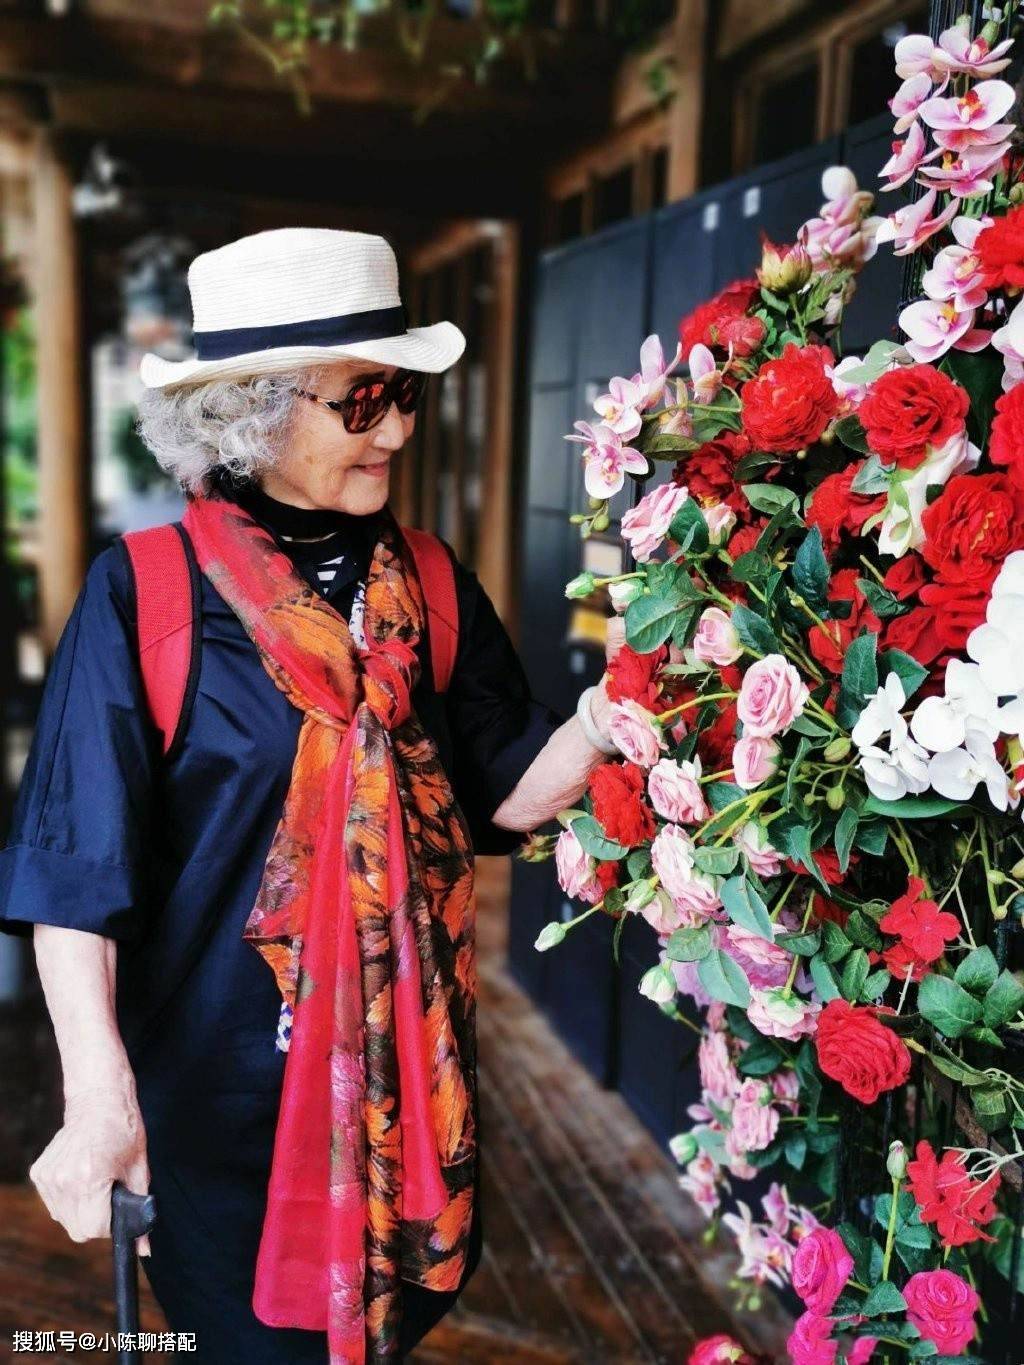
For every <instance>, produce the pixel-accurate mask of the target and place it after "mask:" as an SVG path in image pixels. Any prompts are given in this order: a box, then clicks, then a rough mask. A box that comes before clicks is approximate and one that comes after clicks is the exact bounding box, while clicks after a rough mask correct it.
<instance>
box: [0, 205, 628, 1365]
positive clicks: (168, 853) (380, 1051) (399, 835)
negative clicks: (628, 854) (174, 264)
mask: <svg viewBox="0 0 1024 1365" xmlns="http://www.w3.org/2000/svg"><path fill="white" fill-rule="evenodd" d="M397 278H398V277H397V269H396V266H395V261H394V256H393V253H392V252H391V249H390V247H389V246H388V244H387V243H386V242H385V241H384V240H383V239H381V238H376V237H371V236H366V235H364V234H359V233H344V232H334V231H328V230H310V229H297V228H289V229H283V230H280V231H275V232H264V233H258V234H255V235H254V236H251V237H245V238H241V239H240V240H238V241H236V242H232V243H229V244H228V245H227V246H225V247H222V248H220V249H219V250H217V251H212V252H208V253H205V254H204V255H202V256H199V257H197V258H196V260H195V261H194V262H193V263H192V266H191V268H190V271H189V285H190V289H191V293H192V303H193V311H194V315H195V342H196V356H195V358H194V359H189V360H185V361H178V362H171V361H167V360H162V359H160V358H159V357H156V356H146V357H145V358H144V360H143V366H142V376H143V380H144V382H145V383H146V385H147V387H148V392H147V393H146V394H145V395H144V397H143V401H142V403H141V418H140V431H141V433H142V436H143V438H144V440H145V441H146V442H147V444H148V446H149V447H150V448H151V450H152V451H153V453H154V455H155V457H156V458H157V460H158V461H159V462H160V464H161V465H162V466H163V468H164V469H166V470H167V471H168V472H169V473H170V474H172V475H173V476H174V477H175V478H176V480H177V481H178V484H179V486H180V488H181V489H182V491H183V493H184V494H185V497H186V501H187V506H186V512H185V515H184V518H183V522H182V523H181V526H182V529H183V531H184V533H185V535H184V544H185V546H186V548H187V550H188V553H189V554H190V555H192V556H194V568H195V569H196V571H197V572H196V581H197V582H198V583H199V585H200V590H199V591H198V593H197V597H198V601H196V603H195V606H196V608H197V613H196V614H197V618H198V622H199V629H200V632H201V633H200V636H199V640H200V647H199V655H198V669H197V671H196V673H195V676H194V677H193V678H192V679H191V681H190V685H189V686H188V688H187V689H186V695H185V702H184V710H183V714H182V716H181V719H180V721H179V724H178V727H177V729H176V731H175V739H174V743H173V745H172V746H171V747H170V748H169V749H168V750H167V751H166V752H163V751H162V746H161V742H160V736H159V734H158V732H157V729H156V728H155V725H154V721H153V719H152V718H151V716H150V714H149V712H148V710H147V700H146V696H147V694H146V692H145V689H144V686H143V680H142V677H141V675H140V663H139V656H138V638H137V626H136V614H137V597H136V588H137V584H136V580H135V579H134V577H133V569H132V561H131V560H130V559H129V556H128V554H127V553H126V549H125V543H124V541H123V540H121V541H118V542H116V543H115V544H114V545H113V546H111V547H110V548H109V549H107V550H105V551H104V552H103V553H102V554H100V555H99V556H98V557H97V558H96V560H95V561H94V562H93V564H92V566H91V567H90V569H89V572H88V575H87V579H86V582H85V585H84V587H83V589H82V592H81V594H80V595H79V598H78V600H77V602H76V603H75V606H74V610H73V612H72V614H71V617H70V619H69V621H68V623H67V626H66V628H65V630H64V632H63V635H62V638H61V640H60V643H59V646H58V648H57V651H56V654H55V657H54V659H53V662H52V666H51V669H50V672H49V675H48V678H47V683H46V688H45V692H44V697H43V703H42V707H41V711H40V715H39V718H38V724H37V728H36V732H35V736H34V739H33V745H32V750H31V753H30V755H29V759H28V762H27V765H26V768H25V772H24V777H23V780H22V784H21V787H20V790H19V794H18V802H17V808H16V811H15V816H14V824H13V829H12V831H11V835H10V840H9V844H8V847H7V848H6V849H4V850H3V853H2V856H0V912H2V915H3V918H4V920H5V921H6V922H7V924H9V925H12V926H13V925H17V924H19V923H20V924H22V925H24V923H25V922H28V923H31V924H33V925H34V926H35V927H34V940H35V950H36V957H37V962H38V966H39V972H40V976H41V979H42V983H43V987H44V990H45V994H46V999H47V1004H48V1006H49V1009H50V1013H51V1015H52V1018H53V1023H54V1027H55V1031H56V1036H57V1042H58V1045H59V1049H60V1055H61V1062H62V1066H63V1076H64V1121H63V1126H62V1127H61V1129H60V1131H59V1132H58V1133H57V1135H56V1136H55V1137H54V1138H53V1140H52V1141H51V1142H50V1144H49V1146H48V1147H47V1148H46V1149H45V1151H44V1152H43V1153H42V1154H41V1156H40V1157H39V1158H38V1159H37V1160H36V1162H35V1163H34V1165H33V1167H32V1169H31V1171H30V1176H31V1178H32V1180H33V1181H34V1183H35V1185H36V1186H37V1188H38V1190H39V1193H40V1195H41V1196H42V1198H43V1200H44V1201H45V1203H46V1205H47V1208H48V1209H49V1211H50V1213H51V1214H52V1216H53V1217H54V1218H55V1219H56V1220H57V1221H58V1222H60V1223H61V1224H62V1225H63V1226H64V1227H65V1228H66V1230H67V1232H68V1233H69V1235H70V1236H71V1237H72V1238H73V1239H74V1240H75V1241H84V1240H87V1239H89V1238H95V1237H102V1236H106V1235H108V1234H109V1227H110V1193H111V1185H112V1182H113V1181H115V1180H118V1179H120V1180H123V1181H124V1182H125V1183H126V1184H127V1185H128V1187H129V1188H130V1189H132V1190H135V1191H138V1192H145V1191H147V1190H149V1189H151V1190H152V1191H153V1193H154V1196H155V1199H156V1205H157V1222H156V1225H155V1227H154V1229H153V1231H152V1233H151V1234H150V1238H149V1241H148V1244H146V1239H140V1244H139V1250H140V1252H141V1253H142V1255H143V1258H144V1260H143V1263H144V1265H145V1266H146V1270H147V1274H148V1276H149V1279H150V1281H151V1284H152V1287H153V1290H154V1292H155V1294H156V1297H157V1299H158V1300H159V1302H160V1304H161V1305H162V1307H163V1308H164V1310H165V1312H166V1315H167V1318H168V1321H169V1323H170V1325H171V1327H172V1328H173V1329H174V1330H176V1331H185V1332H194V1333H195V1334H196V1338H197V1342H196V1344H197V1356H198V1359H199V1360H200V1361H202V1362H204V1363H205V1365H301V1363H302V1362H314V1361H315V1362H327V1361H330V1362H332V1365H336V1363H337V1362H341V1361H353V1362H363V1361H371V1362H385V1361H387V1362H390V1361H395V1360H400V1359H402V1358H403V1356H404V1355H405V1353H406V1352H407V1351H408V1350H409V1349H410V1348H411V1347H412V1346H413V1345H414V1344H415V1342H416V1341H417V1340H419V1338H420V1337H421V1336H422V1335H423V1334H424V1333H425V1332H426V1331H427V1330H429V1328H430V1327H432V1326H433V1325H434V1324H435V1323H436V1322H437V1321H438V1320H439V1319H440V1318H441V1316H442V1315H443V1314H444V1313H445V1312H446V1311H447V1310H448V1309H449V1308H450V1307H451V1305H452V1304H453V1302H454V1301H455V1299H456V1298H457V1296H458V1294H459V1293H460V1291H461V1289H462V1287H463V1286H464V1284H465V1282H466V1279H467V1278H468V1276H469V1275H470V1274H471V1272H472V1271H473V1269H474V1268H475V1266H476V1264H477V1262H478V1260H479V1256H480V1250H481V1228H480V1216H479V1215H480V1210H479V1202H480V1201H479V1138H480V1131H479V1116H478V1108H477V1092H476V1065H475V998H476V975H475V958H474V912H473V899H472V880H473V851H474V849H475V850H476V851H478V852H483V853H504V852H509V851H511V849H512V848H513V847H514V846H515V845H516V843H517V842H518V840H519V838H520V837H521V834H520V833H519V832H521V831H526V830H530V829H532V828H534V827H535V826H537V825H538V824H540V823H542V822H543V821H546V820H548V819H550V818H551V817H552V816H553V815H554V813H555V812H556V811H558V810H559V809H560V808H561V807H563V806H565V805H567V804H569V803H571V802H572V801H573V800H574V799H576V798H577V797H578V796H579V794H580V792H581V791H582V790H583V788H584V786H585V784H586V781H587V778H588V776H589V774H590V772H591V771H592V770H593V768H594V767H595V766H596V765H597V764H599V763H600V762H602V761H603V759H604V757H605V754H606V753H607V752H609V751H610V750H609V744H608V737H607V718H606V712H607V707H608V700H607V697H606V695H605V693H604V690H603V688H601V689H596V690H595V692H594V695H592V696H591V697H590V698H589V699H588V701H589V703H590V704H586V705H583V706H581V708H580V710H579V713H578V716H577V717H574V718H573V719H572V720H570V721H568V722H567V723H565V724H562V723H560V721H559V719H558V718H557V717H555V716H553V715H552V714H551V713H550V712H548V711H547V710H545V709H544V708H543V707H541V706H540V705H538V703H536V702H535V701H534V700H532V698H531V697H530V694H529V690H528V687H527V684H526V680H525V678H524V675H523V671H522V669H521V667H520V665H519V662H518V660H517V658H516V655H515V653H514V651H513V648H512V646H511V644H510V642H509V639H508V636H507V635H506V633H505V631H504V629H503V627H502V626H501V624H500V622H499V620H498V618H497V616H496V614H495V612H494V610H493V608H492V606H491V604H490V602H489V600H488V598H487V596H486V595H485V593H484V591H483V589H482V588H481V587H480V585H479V583H478V581H477V579H476V578H475V577H474V575H473V574H472V573H471V572H469V571H468V570H467V569H465V568H463V567H462V566H461V565H460V564H458V563H457V562H454V560H453V562H452V566H451V568H452V574H453V575H454V587H455V600H456V601H457V613H458V645H457V651H456V653H455V658H454V666H453V669H452V671H451V677H450V681H449V683H448V687H447V690H446V691H443V692H441V693H439V692H438V691H437V690H436V689H435V685H434V681H433V677H432V670H431V667H430V663H429V653H430V648H431V638H430V629H429V626H428V617H429V608H430V606H431V603H430V602H429V601H425V600H424V598H425V596H428V595H429V594H428V593H427V592H426V587H427V585H424V584H421V583H419V582H418V581H417V577H416V572H415V567H414V562H413V560H412V558H411V557H410V555H409V553H408V552H407V549H406V546H405V542H404V539H403V536H402V533H401V531H400V529H399V528H398V527H397V525H396V523H395V521H394V519H393V517H392V515H391V513H390V512H389V510H388V506H387V499H388V489H389V480H390V474H391V467H392V461H393V460H394V458H395V457H397V456H399V454H400V452H401V451H402V448H403V447H404V446H405V444H406V442H407V441H408V440H409V437H410V435H411V434H412V430H413V425H414V422H415V410H416V402H417V399H418V397H419V396H420V394H421V392H422V389H423V385H424V383H425V380H426V375H427V373H428V372H431V371H433V372H437V371H440V370H443V369H445V368H447V366H449V365H450V364H452V363H454V361H456V360H457V359H458V357H459V355H460V354H461V351H462V347H463V345H464V339H463V338H462V336H461V333H459V332H458V330H457V329H456V328H454V327H452V326H451V324H449V323H438V324H435V325H434V326H432V327H426V328H420V329H413V330H407V329H406V328H405V323H404V317H403V314H402V310H401V305H400V302H399V299H398V292H397V291H398V283H397ZM434 643H435V647H436V643H437V642H436V641H435V642H434Z"/></svg>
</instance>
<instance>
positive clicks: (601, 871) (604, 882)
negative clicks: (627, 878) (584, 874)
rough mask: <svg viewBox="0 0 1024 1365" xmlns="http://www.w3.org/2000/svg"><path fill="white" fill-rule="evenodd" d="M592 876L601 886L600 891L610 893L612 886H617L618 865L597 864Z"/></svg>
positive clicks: (608, 863)
mask: <svg viewBox="0 0 1024 1365" xmlns="http://www.w3.org/2000/svg"><path fill="white" fill-rule="evenodd" d="M594 876H595V877H596V878H597V880H598V881H599V882H600V884H601V890H602V891H610V890H611V889H612V887H613V886H618V884H619V865H618V863H611V862H605V863H598V864H597V866H596V867H595V868H594Z"/></svg>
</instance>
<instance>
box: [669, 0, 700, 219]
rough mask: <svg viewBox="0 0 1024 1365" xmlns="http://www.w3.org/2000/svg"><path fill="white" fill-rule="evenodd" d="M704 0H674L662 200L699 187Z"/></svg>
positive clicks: (678, 197) (684, 193)
mask: <svg viewBox="0 0 1024 1365" xmlns="http://www.w3.org/2000/svg"><path fill="white" fill-rule="evenodd" d="M707 20H708V4H707V0H677V4H676V20H675V42H674V49H675V68H674V69H675V78H676V93H675V98H674V99H673V101H672V105H671V108H670V110H669V140H668V183H667V185H666V195H665V197H666V201H667V202H668V203H673V202H674V201H675V200H677V199H685V198H686V196H687V195H690V194H693V192H694V190H696V189H699V187H700V148H701V131H702V118H703V112H704V50H705V40H706V34H707Z"/></svg>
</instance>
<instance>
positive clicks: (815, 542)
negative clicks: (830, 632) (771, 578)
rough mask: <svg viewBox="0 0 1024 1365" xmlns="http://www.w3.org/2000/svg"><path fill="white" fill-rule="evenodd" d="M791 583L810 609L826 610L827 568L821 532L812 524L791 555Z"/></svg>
mask: <svg viewBox="0 0 1024 1365" xmlns="http://www.w3.org/2000/svg"><path fill="white" fill-rule="evenodd" d="M792 576H793V583H794V585H795V587H796V590H797V592H798V593H799V594H800V596H801V597H802V598H803V599H804V601H805V602H806V603H807V605H808V606H809V607H810V608H811V610H812V611H816V612H817V613H818V615H819V616H820V615H822V614H823V613H824V612H826V611H827V610H828V585H829V569H828V560H827V559H826V558H825V550H824V547H823V546H822V541H821V532H820V531H819V530H818V528H817V526H812V527H811V529H810V530H809V531H808V532H807V535H806V536H805V537H804V539H803V540H802V541H801V543H800V548H799V549H798V550H797V552H796V554H795V555H794V557H793V569H792Z"/></svg>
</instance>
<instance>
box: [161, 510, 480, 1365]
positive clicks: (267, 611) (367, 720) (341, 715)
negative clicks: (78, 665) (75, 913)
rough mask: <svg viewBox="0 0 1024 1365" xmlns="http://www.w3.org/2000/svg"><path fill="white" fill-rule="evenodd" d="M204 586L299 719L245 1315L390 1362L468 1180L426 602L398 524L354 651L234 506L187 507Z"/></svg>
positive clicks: (465, 846)
mask: <svg viewBox="0 0 1024 1365" xmlns="http://www.w3.org/2000/svg"><path fill="white" fill-rule="evenodd" d="M183 522H184V526H185V528H186V530H187V531H188V533H189V536H190V538H191V540H192V542H193V544H194V546H195V550H196V555H197V558H198V561H199V564H200V567H201V568H202V570H203V572H204V573H205V574H206V575H207V577H208V578H209V579H210V581H211V582H212V583H213V585H214V586H215V587H216V589H217V591H218V592H219V593H220V595H221V596H222V597H223V598H224V599H225V601H226V602H227V603H228V605H229V606H230V607H231V608H232V609H233V611H234V612H235V613H236V615H237V616H238V618H239V620H240V621H241V622H242V625H243V626H244V627H245V630H246V632H247V634H248V635H249V637H250V638H251V639H252V641H253V642H254V644H255V645H256V647H257V649H258V650H259V655H260V659H261V661H262V663H263V666H264V668H265V669H266V670H267V672H268V673H269V674H270V677H271V678H272V679H273V681H274V683H275V684H276V686H277V687H279V688H280V690H281V691H282V692H283V693H284V694H285V696H286V697H287V698H288V700H289V701H290V702H291V703H292V704H293V705H294V706H297V707H298V708H299V710H300V711H302V713H303V719H302V725H301V728H300V730H299V738H298V745H297V749H296V754H295V761H294V765H293V767H292V774H291V783H290V786H289V788H288V793H287V796H286V798H285V803H284V809H283V812H282V815H281V819H280V823H279V824H278V827H277V830H276V832H275V834H274V838H273V841H272V843H271V846H270V852H269V854H268V856H267V860H266V866H265V868H264V872H263V879H262V882H261V884H260V889H259V893H258V895H257V898H256V904H255V906H254V907H253V909H252V912H251V914H250V915H249V918H248V921H247V923H246V925H245V930H244V937H245V938H246V939H248V940H249V941H250V942H251V943H253V944H254V946H255V947H256V948H257V950H258V951H259V952H260V953H261V954H262V956H263V957H264V958H265V959H266V961H267V963H268V964H269V965H270V967H271V968H272V969H273V971H274V974H275V977H276V979H277V984H278V986H279V988H280V991H281V995H282V998H283V1000H284V1001H286V1002H287V1003H288V1004H289V1005H291V1007H292V1009H293V1012H294V1014H293V1020H292V1035H291V1046H290V1049H289V1051H288V1055H287V1061H286V1064H285V1071H284V1083H283V1090H282V1096H281V1106H280V1111H279V1115H278V1120H277V1128H276V1133H275V1141H274V1155H273V1164H272V1167H271V1172H270V1182H269V1187H268V1197H267V1210H266V1215H265V1219H264V1223H263V1230H262V1237H261V1241H260V1247H259V1254H258V1258H257V1262H256V1279H255V1286H254V1290H253V1298H252V1304H253V1309H254V1311H255V1313H256V1316H257V1317H258V1318H259V1319H260V1320H261V1321H262V1322H264V1323H267V1324H268V1325H270V1326H275V1327H302V1328H307V1329H310V1330H315V1331H324V1330H326V1332H327V1334H328V1344H329V1348H330V1359H331V1365H340V1362H356V1363H357V1365H364V1362H367V1361H368V1362H371V1365H376V1363H377V1362H386V1361H393V1360H397V1358H398V1340H399V1326H400V1322H401V1315H402V1298H401V1286H400V1280H402V1279H404V1280H408V1281H410V1282H412V1283H414V1284H419V1285H423V1286H424V1287H425V1288H427V1289H432V1290H439V1291H444V1290H452V1289H455V1288H457V1287H458V1284H459V1282H460V1279H461V1275H462V1272H463V1269H464V1267H465V1263H466V1256H467V1247H468V1239H469V1229H470V1223H471V1219H472V1212H473V1198H474V1175H475V1167H476V1131H475V1121H474V1099H475V1037H476V1034H475V1023H476V1019H475V1006H476V959H475V946H474V931H475V912H474V902H473V862H472V853H471V851H470V847H469V840H468V837H467V833H466V827H465V822H464V820H463V817H462V815H461V812H460V811H459V809H458V806H457V805H456V802H455V799H454V797H453V795H452V792H451V788H450V787H449V784H448V780H447V777H446V775H445V772H444V770H443V768H442V767H441V763H440V761H439V759H438V754H437V749H436V747H435V745H434V743H433V741H432V740H431V738H430V737H429V736H428V735H427V734H426V733H425V732H424V730H423V728H422V726H421V725H420V723H419V721H418V720H417V718H416V716H415V714H414V713H413V712H412V710H411V707H410V693H411V691H412V688H413V686H414V684H415V681H416V678H417V676H418V671H419V666H418V662H417V659H416V654H415V647H416V642H417V640H418V639H419V638H420V636H421V634H422V631H423V629H424V621H425V609H424V604H423V600H422V596H421V594H420V589H419V584H418V581H417V579H416V577H415V573H414V571H413V570H412V568H411V567H410V564H409V562H408V561H407V559H406V558H404V557H403V553H402V550H403V546H402V541H401V536H400V532H399V530H398V528H397V526H396V525H395V524H394V522H393V521H388V522H387V523H386V525H385V529H384V531H383V533H382V535H381V538H380V540H379V542H378V544H377V546H376V548H375V550H374V554H373V559H372V563H371V566H370V571H369V576H368V578H367V584H366V594H365V616H364V623H363V629H364V634H365V639H366V642H367V648H366V650H365V651H360V650H359V649H358V648H357V647H356V645H355V643H354V641H353V638H352V635H351V634H350V632H349V628H348V625H347V624H346V622H345V620H344V618H343V617H342V616H340V615H339V614H338V612H336V611H335V610H334V608H333V607H331V606H330V604H329V603H328V602H327V601H326V600H325V599H324V598H322V597H321V596H320V595H319V594H318V593H317V592H316V591H315V590H314V589H313V588H311V587H310V586H309V584H308V583H306V581H305V579H303V578H302V577H301V575H300V574H299V572H298V571H297V569H296V568H295V566H294V565H293V563H292V561H291V560H290V559H289V558H288V557H287V555H285V554H284V553H283V552H282V551H280V550H279V549H278V547H277V545H276V543H275V541H274V539H273V537H272V536H271V535H270V534H269V533H268V532H267V531H265V530H264V529H263V528H262V527H261V526H260V525H259V524H258V523H257V522H256V521H255V520H254V519H253V518H252V517H251V516H250V515H249V514H248V513H247V512H246V511H244V510H243V509H242V508H240V507H239V506H238V505H237V504H235V503H234V502H230V501H228V500H226V499H223V498H220V497H217V496H210V497H206V496H196V497H194V498H192V499H190V501H189V504H188V507H187V509H186V512H185V515H184V518H183Z"/></svg>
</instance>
